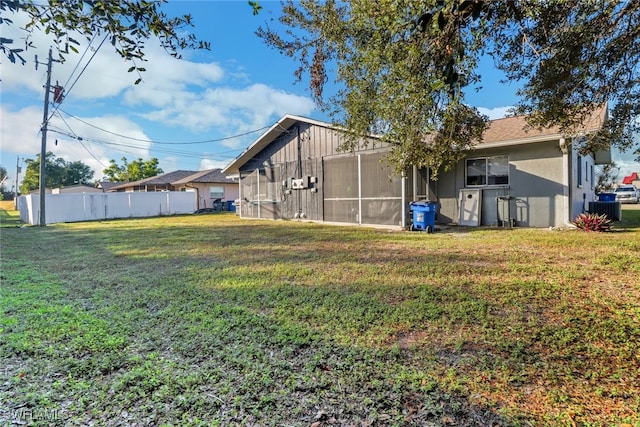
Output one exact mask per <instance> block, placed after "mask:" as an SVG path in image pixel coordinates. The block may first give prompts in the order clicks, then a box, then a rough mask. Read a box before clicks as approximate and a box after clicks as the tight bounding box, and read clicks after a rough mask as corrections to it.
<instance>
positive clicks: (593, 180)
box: [589, 165, 596, 190]
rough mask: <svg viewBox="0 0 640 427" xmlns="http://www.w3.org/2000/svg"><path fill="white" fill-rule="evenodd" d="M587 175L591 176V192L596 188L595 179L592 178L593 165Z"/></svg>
mask: <svg viewBox="0 0 640 427" xmlns="http://www.w3.org/2000/svg"><path fill="white" fill-rule="evenodd" d="M589 175H591V189H592V190H593V189H594V188H596V182H595V179H594V178H595V177H594V176H593V165H591V168H590V170H589Z"/></svg>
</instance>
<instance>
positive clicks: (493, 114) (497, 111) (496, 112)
mask: <svg viewBox="0 0 640 427" xmlns="http://www.w3.org/2000/svg"><path fill="white" fill-rule="evenodd" d="M512 108H513V107H494V108H486V107H478V111H480V113H481V114H484V115H486V116H488V117H489V120H496V119H502V118H504V117H507V116H508V115H509V114H510V113H511V109H512Z"/></svg>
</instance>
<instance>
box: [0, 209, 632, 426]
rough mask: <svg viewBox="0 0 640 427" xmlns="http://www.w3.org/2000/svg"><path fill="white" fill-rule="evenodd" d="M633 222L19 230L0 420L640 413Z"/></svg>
mask: <svg viewBox="0 0 640 427" xmlns="http://www.w3.org/2000/svg"><path fill="white" fill-rule="evenodd" d="M5 215H7V214H6V213H3V214H2V218H1V219H2V223H3V225H6V224H7V222H6V220H7V219H6V218H7V217H6V216H5ZM623 218H624V222H622V223H618V224H616V227H615V228H614V231H612V232H608V233H585V232H581V231H577V230H564V231H562V230H555V231H550V230H538V229H514V230H493V229H483V228H481V229H474V230H469V229H463V228H461V229H455V228H453V229H451V230H450V231H446V232H436V233H434V234H430V235H427V234H424V233H419V232H414V233H411V232H390V231H385V230H372V229H366V228H356V227H332V226H326V225H319V224H311V223H300V222H294V221H280V222H273V221H249V220H240V219H238V218H237V217H236V216H235V215H233V214H211V215H194V216H177V217H164V218H155V219H141V220H137V219H135V220H133V219H132V220H123V221H106V222H91V223H75V224H58V225H54V226H48V227H45V228H39V227H22V228H19V227H3V228H2V230H1V239H2V240H1V244H2V271H1V280H2V286H1V303H0V307H1V309H2V316H1V317H0V329H1V334H0V357H1V358H2V372H0V375H1V376H2V381H0V402H1V404H0V406H1V407H0V425H4V424H8V423H11V422H12V420H13V421H26V422H27V424H29V425H65V426H67V425H78V426H85V425H90V424H93V425H145V426H146V425H189V426H194V425H195V426H197V425H203V426H211V425H213V426H215V425H220V426H229V425H255V426H314V427H318V426H329V425H336V426H338V425H340V426H343V425H354V426H387V425H397V426H412V425H416V426H447V425H451V426H454V425H458V426H470V425H477V426H490V425H494V426H511V425H522V426H545V425H548V426H628V425H631V426H640V279H639V277H640V210H631V209H629V210H627V209H625V211H624V213H623Z"/></svg>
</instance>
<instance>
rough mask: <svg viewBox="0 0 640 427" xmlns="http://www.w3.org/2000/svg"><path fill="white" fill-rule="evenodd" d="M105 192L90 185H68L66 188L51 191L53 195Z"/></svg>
mask: <svg viewBox="0 0 640 427" xmlns="http://www.w3.org/2000/svg"><path fill="white" fill-rule="evenodd" d="M102 192H103V190H102V189H100V188H97V187H95V186H93V185H88V184H76V185H68V186H66V187H59V188H53V189H51V194H67V193H102Z"/></svg>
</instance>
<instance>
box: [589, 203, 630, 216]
mask: <svg viewBox="0 0 640 427" xmlns="http://www.w3.org/2000/svg"><path fill="white" fill-rule="evenodd" d="M589 213H592V214H598V215H602V214H605V215H606V216H607V218H609V219H610V220H612V221H620V220H621V219H622V206H621V204H620V202H589Z"/></svg>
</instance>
